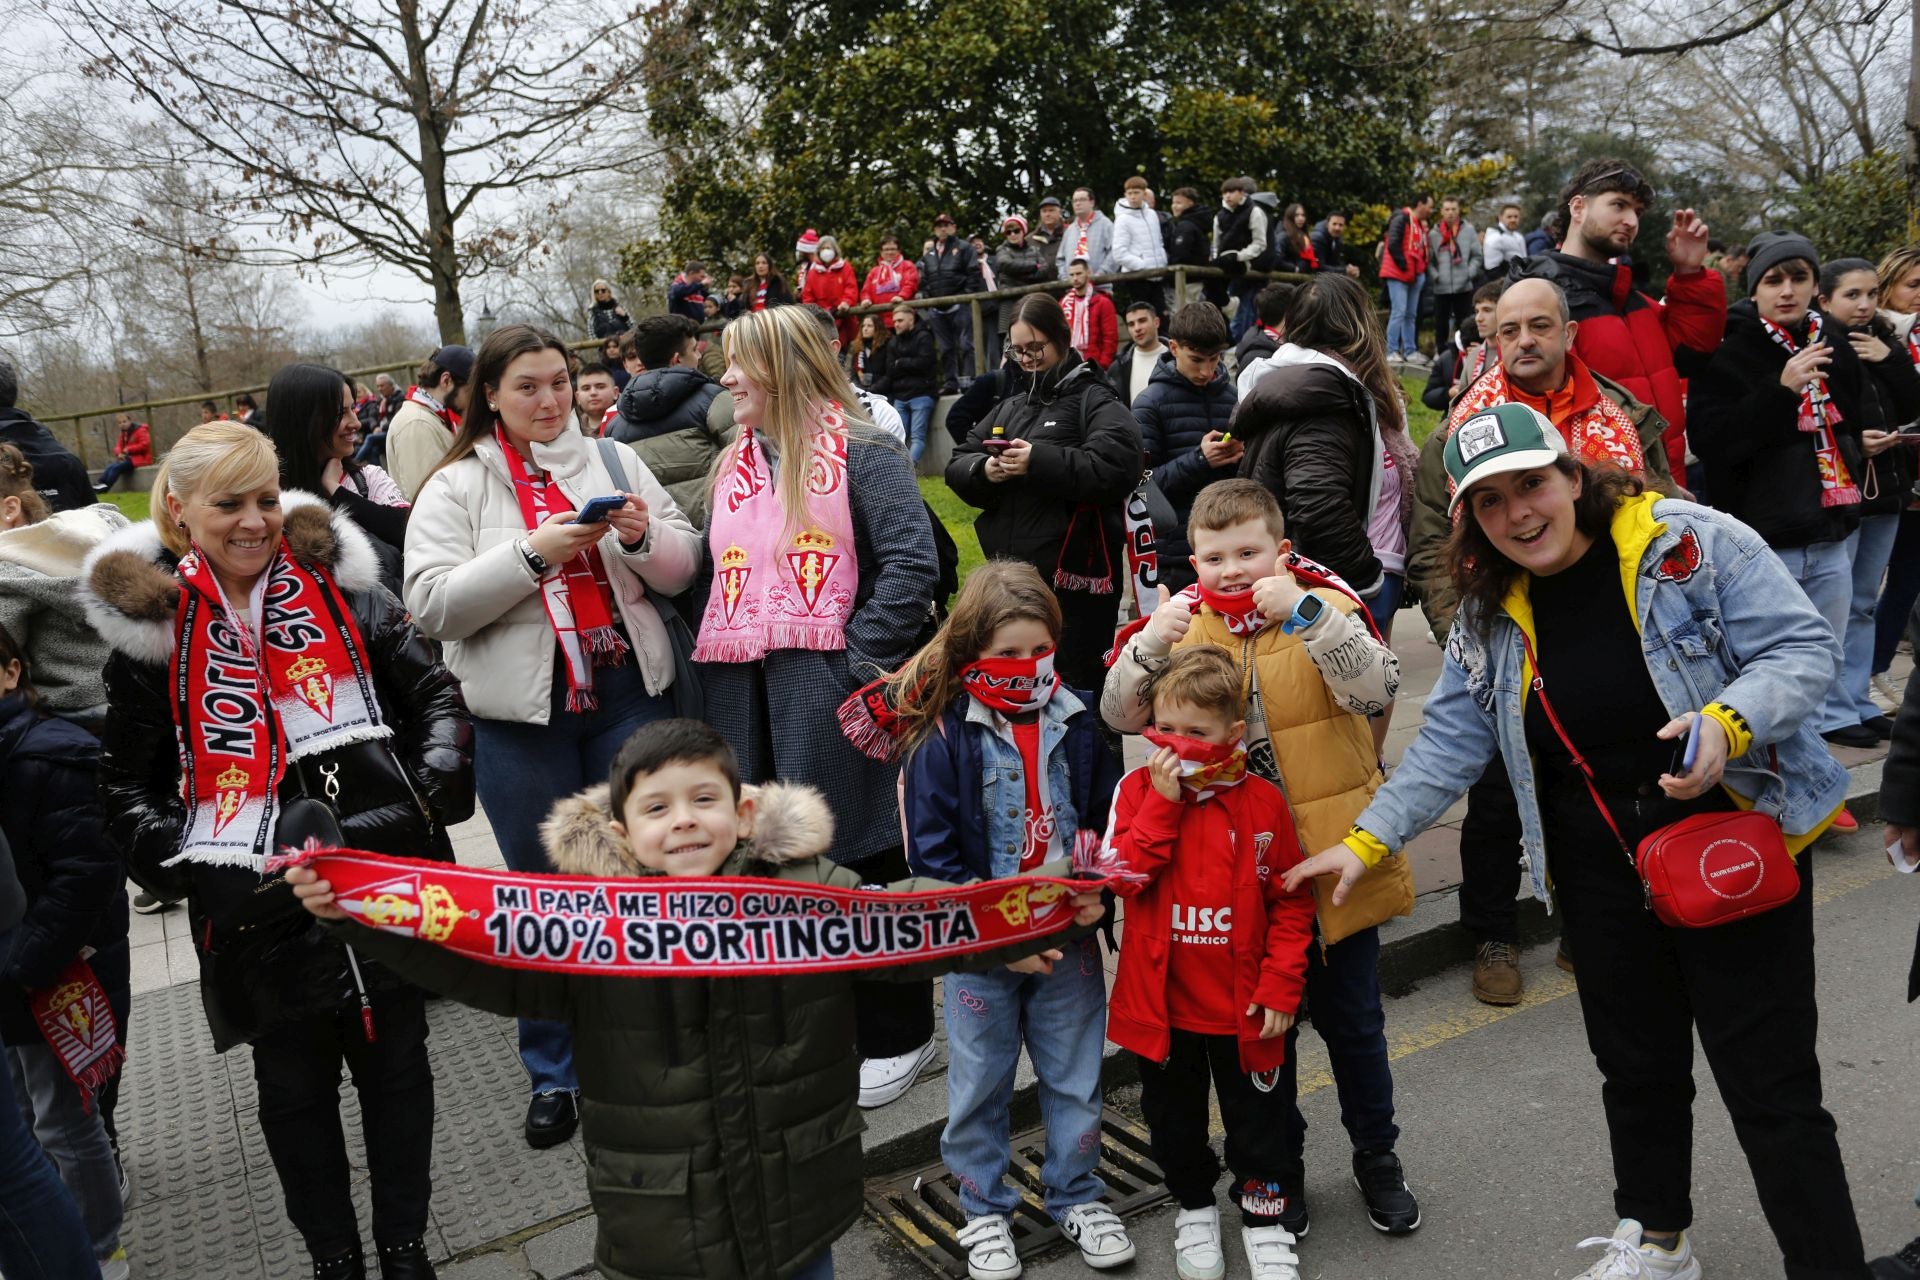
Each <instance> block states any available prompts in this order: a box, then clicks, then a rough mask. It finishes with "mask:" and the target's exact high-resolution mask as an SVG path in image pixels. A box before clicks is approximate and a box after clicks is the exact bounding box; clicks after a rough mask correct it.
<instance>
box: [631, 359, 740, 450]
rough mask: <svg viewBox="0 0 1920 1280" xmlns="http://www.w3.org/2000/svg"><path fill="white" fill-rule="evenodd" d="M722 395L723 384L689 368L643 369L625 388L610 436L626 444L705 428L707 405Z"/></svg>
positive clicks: (676, 365)
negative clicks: (671, 433) (721, 387)
mask: <svg viewBox="0 0 1920 1280" xmlns="http://www.w3.org/2000/svg"><path fill="white" fill-rule="evenodd" d="M719 394H720V384H719V383H717V382H715V381H714V380H713V379H712V378H709V377H708V376H707V375H706V374H704V373H702V372H700V371H699V370H698V369H694V368H690V367H689V366H687V365H683V364H675V365H668V366H667V367H666V368H664V369H646V370H643V371H642V372H640V373H636V374H634V375H633V377H631V378H629V379H627V385H626V386H625V387H623V388H622V389H621V391H620V400H619V406H618V408H617V409H616V410H615V412H614V418H613V421H612V422H611V423H609V424H608V426H607V434H608V435H610V436H612V437H613V438H614V439H615V440H618V441H620V442H621V443H622V444H634V443H636V442H637V441H641V440H650V439H652V438H653V437H654V436H664V435H667V434H668V433H670V432H674V431H687V430H691V429H694V428H704V427H705V426H706V425H707V406H708V405H710V404H712V403H713V398H714V397H715V396H717V395H719Z"/></svg>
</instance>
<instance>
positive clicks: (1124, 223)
mask: <svg viewBox="0 0 1920 1280" xmlns="http://www.w3.org/2000/svg"><path fill="white" fill-rule="evenodd" d="M1166 265H1167V242H1166V239H1165V237H1163V236H1162V235H1161V234H1160V215H1159V214H1157V213H1155V212H1154V211H1153V210H1152V209H1149V208H1147V206H1146V205H1144V204H1143V205H1141V206H1140V207H1139V208H1138V209H1135V208H1133V207H1132V206H1131V205H1129V204H1128V203H1127V202H1126V201H1125V200H1122V201H1120V203H1118V204H1116V205H1114V206H1113V269H1114V270H1115V271H1150V270H1152V269H1153V268H1155V267H1164V266H1166Z"/></svg>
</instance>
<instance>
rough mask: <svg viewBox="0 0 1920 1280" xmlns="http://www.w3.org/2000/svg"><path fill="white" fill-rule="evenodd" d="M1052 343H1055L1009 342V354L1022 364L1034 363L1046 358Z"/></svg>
mask: <svg viewBox="0 0 1920 1280" xmlns="http://www.w3.org/2000/svg"><path fill="white" fill-rule="evenodd" d="M1051 345H1053V344H1051V343H1047V342H1028V343H1014V344H1009V345H1008V347H1007V354H1008V355H1010V356H1012V357H1013V358H1014V359H1015V360H1018V361H1019V362H1020V363H1021V364H1032V363H1033V362H1034V361H1036V360H1044V359H1046V355H1047V348H1048V347H1049V346H1051Z"/></svg>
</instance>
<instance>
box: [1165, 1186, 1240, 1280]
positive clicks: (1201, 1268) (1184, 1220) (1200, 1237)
mask: <svg viewBox="0 0 1920 1280" xmlns="http://www.w3.org/2000/svg"><path fill="white" fill-rule="evenodd" d="M1173 1261H1174V1267H1175V1269H1176V1270H1178V1271H1179V1273H1180V1280H1220V1277H1221V1276H1224V1275H1226V1274H1227V1254H1226V1250H1225V1249H1223V1248H1222V1247H1221V1245H1220V1209H1219V1206H1217V1205H1211V1204H1210V1205H1208V1206H1207V1207H1206V1208H1204V1209H1182V1210H1181V1211H1180V1214H1179V1216H1178V1217H1176V1218H1175V1219H1174V1220H1173Z"/></svg>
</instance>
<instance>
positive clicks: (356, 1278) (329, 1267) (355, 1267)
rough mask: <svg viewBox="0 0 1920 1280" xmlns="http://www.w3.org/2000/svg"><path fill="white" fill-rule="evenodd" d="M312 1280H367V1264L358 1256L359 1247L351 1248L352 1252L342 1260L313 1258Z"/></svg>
mask: <svg viewBox="0 0 1920 1280" xmlns="http://www.w3.org/2000/svg"><path fill="white" fill-rule="evenodd" d="M313 1280H367V1264H366V1262H365V1260H364V1259H362V1258H361V1256H360V1246H359V1245H355V1246H353V1252H352V1253H349V1254H348V1255H346V1256H345V1257H344V1258H327V1259H325V1260H322V1259H319V1258H315V1259H314V1260H313Z"/></svg>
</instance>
